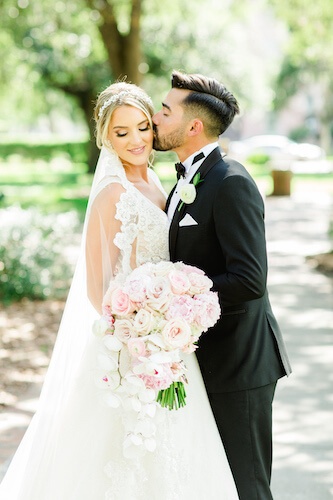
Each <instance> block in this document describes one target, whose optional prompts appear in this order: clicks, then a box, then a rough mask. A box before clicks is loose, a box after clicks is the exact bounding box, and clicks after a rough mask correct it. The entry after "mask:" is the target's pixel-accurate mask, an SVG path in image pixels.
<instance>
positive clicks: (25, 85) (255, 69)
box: [0, 0, 333, 499]
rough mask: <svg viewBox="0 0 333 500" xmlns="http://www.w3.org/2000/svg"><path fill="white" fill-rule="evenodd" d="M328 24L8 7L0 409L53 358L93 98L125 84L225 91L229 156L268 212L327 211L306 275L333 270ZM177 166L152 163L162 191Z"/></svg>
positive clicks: (89, 151)
mask: <svg viewBox="0 0 333 500" xmlns="http://www.w3.org/2000/svg"><path fill="white" fill-rule="evenodd" d="M332 28H333V6H332V0H316V1H315V2H313V1H310V0H182V1H181V2H179V1H178V0H168V1H167V2H161V1H160V0H75V1H72V2H67V1H65V0H2V1H1V3H0V110H1V112H0V300H1V303H2V305H1V306H0V313H1V314H0V359H1V363H0V378H1V387H0V406H1V405H2V407H3V408H6V407H8V406H10V405H12V404H15V402H16V401H17V398H18V397H19V396H20V394H22V393H23V392H24V390H26V388H27V387H28V386H29V384H31V382H35V381H39V380H41V379H42V376H43V374H44V373H45V367H46V366H47V364H48V362H49V358H50V354H51V351H52V347H53V343H54V339H55V335H56V331H57V326H58V323H59V320H60V317H61V313H62V310H63V306H64V300H65V298H66V295H67V292H68V287H69V285H70V280H71V276H72V272H73V268H74V264H75V258H76V255H77V249H78V245H79V241H80V232H81V229H82V222H83V218H84V212H85V208H86V203H87V198H88V195H89V189H90V185H91V180H92V175H93V171H94V168H95V164H96V159H97V155H98V150H97V149H96V146H95V142H94V122H93V119H92V115H93V108H94V101H95V99H96V96H97V94H98V93H99V92H101V90H103V89H104V88H105V87H106V86H107V85H109V84H110V83H112V82H114V81H115V80H116V79H118V78H123V77H125V76H127V78H128V80H129V81H131V82H133V83H136V84H139V85H141V86H142V87H143V88H144V89H145V90H146V91H147V92H148V93H149V94H150V95H151V97H152V99H153V101H154V104H155V106H156V109H157V110H158V109H159V108H160V104H161V100H162V99H163V97H164V96H165V94H166V93H167V92H168V91H169V88H170V74H171V71H172V69H179V70H182V71H185V72H187V73H202V74H206V75H208V76H212V77H215V78H217V79H218V80H220V81H222V82H224V84H225V85H226V87H227V88H228V89H229V90H231V91H232V92H233V93H234V94H235V96H236V97H237V98H238V100H239V102H240V106H241V114H240V116H238V117H237V118H236V119H235V120H234V123H233V124H232V126H231V127H230V128H229V129H228V130H227V132H226V133H225V134H224V135H223V136H222V137H221V145H222V147H224V148H225V150H226V151H227V152H228V153H229V155H230V156H231V157H233V158H235V159H238V160H239V161H241V162H242V163H243V164H244V165H245V166H246V168H247V169H248V170H249V171H250V173H251V174H252V175H253V177H254V179H255V181H256V182H257V184H258V187H259V189H260V191H261V193H262V195H263V196H264V197H265V198H266V200H269V199H272V198H275V199H278V198H279V199H282V198H283V199H284V200H285V199H287V198H288V199H292V198H293V197H296V198H297V196H298V195H300V196H303V199H305V200H308V199H311V200H313V194H315V195H316V196H317V198H321V199H328V200H330V201H329V202H328V204H326V205H325V207H328V209H327V210H328V217H327V221H326V219H325V224H324V231H325V238H326V240H327V241H328V242H329V243H328V244H327V245H326V247H325V249H326V250H327V251H325V252H324V253H322V254H321V257H320V258H319V256H312V260H311V263H312V264H311V265H312V266H314V267H316V266H317V267H318V266H319V267H320V266H322V269H323V270H324V272H325V273H328V274H329V273H332V271H333V265H332V259H333V255H332V251H331V250H332V243H331V242H332V232H333V231H332V203H331V200H332V195H333V175H332V172H333V141H332V138H333V92H332V90H333V29H332ZM175 159H176V157H175V155H174V154H173V153H163V154H157V155H156V160H155V168H156V170H157V172H158V173H159V175H160V177H161V179H162V182H163V184H164V186H165V188H166V190H167V191H170V189H171V187H172V185H173V183H174V181H175V174H174V169H173V166H172V164H173V162H174V160H175ZM296 198H295V199H296ZM274 206H275V207H278V208H277V209H276V210H281V212H280V213H283V210H285V214H287V213H292V212H293V208H290V209H289V208H288V207H287V208H286V205H279V206H278V205H276V204H275V205H274ZM304 206H306V205H304ZM272 207H273V205H272ZM288 210H289V212H288ZM325 210H326V209H325ZM313 213H314V211H311V214H313ZM318 213H320V212H318ZM274 214H275V216H276V220H278V216H277V215H276V212H274ZM325 214H326V212H325ZM311 216H312V215H311ZM309 217H310V215H309ZM319 217H320V215H319ZM325 217H326V215H325ZM322 220H324V219H322ZM288 224H289V223H288V222H287V223H286V227H288ZM286 244H287V245H288V242H287V243H286ZM318 249H319V250H320V248H319V247H318ZM330 276H332V275H330ZM0 459H1V456H0ZM281 498H282V497H281ZM295 498H296V497H295V496H294V497H293V499H295ZM297 498H298V497H297ZM299 498H303V497H299ZM304 498H305V497H304ZM311 498H319V497H311ZM321 498H324V497H321ZM325 498H326V497H325Z"/></svg>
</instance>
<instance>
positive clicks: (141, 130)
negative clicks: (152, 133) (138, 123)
mask: <svg viewBox="0 0 333 500" xmlns="http://www.w3.org/2000/svg"><path fill="white" fill-rule="evenodd" d="M149 129H150V125H149V123H148V125H147V126H146V127H145V128H139V130H140V132H146V130H149Z"/></svg>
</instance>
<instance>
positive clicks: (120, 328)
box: [114, 319, 135, 343]
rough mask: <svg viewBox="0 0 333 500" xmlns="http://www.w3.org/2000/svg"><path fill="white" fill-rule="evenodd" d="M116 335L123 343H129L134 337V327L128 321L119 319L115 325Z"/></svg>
mask: <svg viewBox="0 0 333 500" xmlns="http://www.w3.org/2000/svg"><path fill="white" fill-rule="evenodd" d="M114 334H115V336H116V337H117V338H118V340H120V341H121V342H124V343H127V342H128V340H129V339H130V338H132V337H133V336H135V335H134V332H133V325H132V323H131V321H130V320H128V319H117V320H116V321H115V323H114Z"/></svg>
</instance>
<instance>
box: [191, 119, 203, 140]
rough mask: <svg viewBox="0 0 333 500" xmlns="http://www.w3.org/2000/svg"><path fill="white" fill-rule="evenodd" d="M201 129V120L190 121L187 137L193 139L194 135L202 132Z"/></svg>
mask: <svg viewBox="0 0 333 500" xmlns="http://www.w3.org/2000/svg"><path fill="white" fill-rule="evenodd" d="M203 128H204V126H203V123H202V121H201V120H199V119H195V120H191V122H190V123H189V132H188V135H189V136H190V137H193V136H195V135H199V134H201V132H202V131H203Z"/></svg>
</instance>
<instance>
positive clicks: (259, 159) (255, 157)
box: [247, 153, 270, 165]
mask: <svg viewBox="0 0 333 500" xmlns="http://www.w3.org/2000/svg"><path fill="white" fill-rule="evenodd" d="M269 160H270V156H269V155H266V154H264V153H253V154H252V155H250V156H249V157H248V158H247V161H248V162H249V163H254V164H256V165H265V164H266V163H268V162H269Z"/></svg>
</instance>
